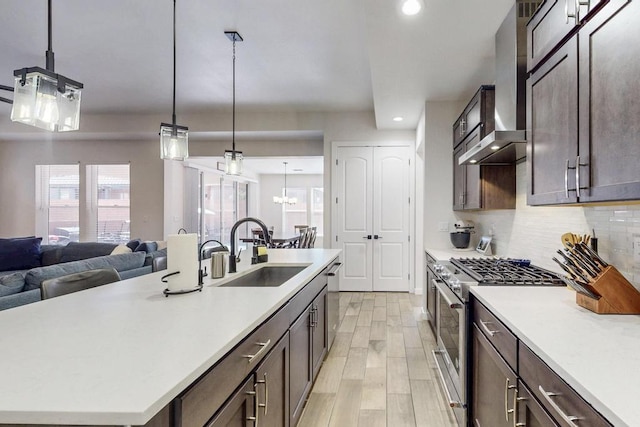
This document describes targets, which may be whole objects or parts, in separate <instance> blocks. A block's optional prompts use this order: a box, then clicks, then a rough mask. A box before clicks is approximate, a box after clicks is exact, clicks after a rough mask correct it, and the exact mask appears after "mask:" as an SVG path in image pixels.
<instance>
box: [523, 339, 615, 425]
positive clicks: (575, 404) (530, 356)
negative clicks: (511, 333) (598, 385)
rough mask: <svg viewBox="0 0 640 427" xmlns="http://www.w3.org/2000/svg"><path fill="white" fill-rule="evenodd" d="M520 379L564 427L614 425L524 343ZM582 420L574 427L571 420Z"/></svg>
mask: <svg viewBox="0 0 640 427" xmlns="http://www.w3.org/2000/svg"><path fill="white" fill-rule="evenodd" d="M519 350H520V352H519V356H518V358H519V360H518V362H519V366H520V371H519V374H520V377H521V378H522V381H523V382H524V383H525V384H526V385H527V386H528V387H529V389H530V390H531V391H532V392H533V394H534V395H535V396H536V397H537V398H538V400H539V401H540V402H541V403H542V406H544V408H545V409H546V410H547V411H548V412H549V414H551V416H552V417H554V418H555V419H556V420H557V421H559V424H561V425H578V424H579V425H580V427H606V426H611V424H609V422H607V420H605V419H604V418H603V417H602V415H600V414H599V413H598V412H597V411H596V410H595V409H593V408H592V407H591V405H589V404H588V403H587V402H586V401H585V400H584V399H583V398H582V397H581V396H580V395H579V394H578V393H576V391H575V390H573V389H572V388H571V387H570V386H569V385H568V384H567V383H565V382H564V380H563V379H562V378H560V377H559V376H558V374H556V373H555V372H553V371H552V370H551V368H549V367H548V366H547V365H546V364H545V363H544V362H543V361H542V360H541V359H540V358H539V357H538V356H536V355H535V354H534V353H533V352H532V351H531V349H529V347H527V346H526V345H524V344H523V343H522V342H521V343H520V349H519ZM571 417H578V418H579V423H575V424H571V423H568V422H567V419H571Z"/></svg>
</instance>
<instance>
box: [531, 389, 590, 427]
mask: <svg viewBox="0 0 640 427" xmlns="http://www.w3.org/2000/svg"><path fill="white" fill-rule="evenodd" d="M538 390H539V391H540V393H542V397H544V399H545V400H546V401H547V402H548V403H549V405H551V407H552V408H553V409H554V410H555V411H556V412H557V413H558V415H560V417H561V418H562V419H563V420H564V421H566V422H567V423H568V424H569V425H571V426H575V427H578V424H576V423H574V421H578V420H579V419H580V418H578V417H574V416H572V415H567V414H565V413H564V411H563V410H562V409H560V407H559V406H558V404H557V403H556V402H554V401H553V399H552V397H554V396H560V393H553V392H550V391H545V389H544V388H542V386H541V385H539V386H538Z"/></svg>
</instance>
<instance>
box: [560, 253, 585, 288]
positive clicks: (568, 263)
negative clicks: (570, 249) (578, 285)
mask: <svg viewBox="0 0 640 427" xmlns="http://www.w3.org/2000/svg"><path fill="white" fill-rule="evenodd" d="M557 252H558V253H559V254H560V255H561V256H562V258H563V259H564V260H565V262H564V263H560V262H559V261H557V262H558V263H559V264H562V265H564V266H565V267H566V269H565V271H568V272H569V273H570V274H572V275H573V276H575V277H579V278H581V279H582V280H585V281H587V282H588V281H589V279H588V278H587V277H586V276H584V275H583V274H582V271H583V269H582V268H581V267H580V266H579V265H578V264H576V263H575V262H574V261H573V260H572V259H571V258H569V257H568V256H567V255H566V254H565V253H564V252H562V251H560V250H558V251H557ZM562 265H561V266H562Z"/></svg>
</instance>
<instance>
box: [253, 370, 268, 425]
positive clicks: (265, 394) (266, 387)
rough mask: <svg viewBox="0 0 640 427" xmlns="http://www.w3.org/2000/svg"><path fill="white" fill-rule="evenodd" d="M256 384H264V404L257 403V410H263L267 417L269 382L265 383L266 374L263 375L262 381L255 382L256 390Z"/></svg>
mask: <svg viewBox="0 0 640 427" xmlns="http://www.w3.org/2000/svg"><path fill="white" fill-rule="evenodd" d="M258 384H264V403H258V407H259V408H263V410H264V414H265V415H267V411H268V409H269V382H268V381H267V373H266V372H265V373H264V380H258V381H256V389H257V386H258Z"/></svg>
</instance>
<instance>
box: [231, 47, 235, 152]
mask: <svg viewBox="0 0 640 427" xmlns="http://www.w3.org/2000/svg"><path fill="white" fill-rule="evenodd" d="M232 85H233V104H232V112H231V120H232V124H231V147H232V148H231V151H232V153H231V156H232V158H234V159H235V157H236V37H235V36H234V37H233V83H232Z"/></svg>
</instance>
